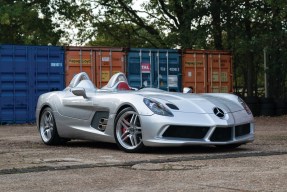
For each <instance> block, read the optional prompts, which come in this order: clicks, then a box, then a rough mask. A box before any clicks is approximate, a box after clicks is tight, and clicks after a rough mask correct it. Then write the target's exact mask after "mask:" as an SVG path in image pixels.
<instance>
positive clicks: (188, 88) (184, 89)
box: [183, 87, 192, 93]
mask: <svg viewBox="0 0 287 192" xmlns="http://www.w3.org/2000/svg"><path fill="white" fill-rule="evenodd" d="M183 93H192V88H191V87H184V88H183Z"/></svg>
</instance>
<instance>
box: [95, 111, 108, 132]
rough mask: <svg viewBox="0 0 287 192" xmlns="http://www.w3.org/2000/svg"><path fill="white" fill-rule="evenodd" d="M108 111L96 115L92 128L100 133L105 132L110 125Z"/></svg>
mask: <svg viewBox="0 0 287 192" xmlns="http://www.w3.org/2000/svg"><path fill="white" fill-rule="evenodd" d="M108 117H109V112H108V111H98V112H96V113H95V115H94V117H93V120H92V123H91V126H92V127H93V128H95V129H97V130H99V131H103V132H104V131H105V130H106V128H107V124H108Z"/></svg>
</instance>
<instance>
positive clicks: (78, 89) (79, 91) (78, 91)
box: [71, 87, 88, 99]
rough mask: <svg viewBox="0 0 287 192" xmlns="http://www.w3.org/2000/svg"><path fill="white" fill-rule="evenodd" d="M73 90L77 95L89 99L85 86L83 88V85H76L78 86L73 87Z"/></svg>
mask: <svg viewBox="0 0 287 192" xmlns="http://www.w3.org/2000/svg"><path fill="white" fill-rule="evenodd" d="M71 92H72V93H73V94H74V95H76V96H82V97H84V98H85V99H87V98H88V97H87V95H86V91H85V89H84V88H81V87H76V88H72V89H71Z"/></svg>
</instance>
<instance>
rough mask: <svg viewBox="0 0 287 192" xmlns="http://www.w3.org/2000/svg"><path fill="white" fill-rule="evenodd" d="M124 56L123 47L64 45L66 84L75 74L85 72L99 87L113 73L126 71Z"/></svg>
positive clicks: (104, 83)
mask: <svg viewBox="0 0 287 192" xmlns="http://www.w3.org/2000/svg"><path fill="white" fill-rule="evenodd" d="M125 57H126V52H125V49H123V48H111V47H66V55H65V63H66V69H65V75H66V85H69V83H70V81H71V80H72V78H73V77H74V75H75V74H77V73H79V72H86V73H87V74H88V75H89V77H90V78H91V80H92V82H93V83H94V84H95V85H96V86H97V87H98V88H101V87H103V86H104V85H106V84H107V83H108V81H109V79H110V77H111V76H112V75H113V74H115V73H117V72H123V73H125V72H126V70H125V66H126V65H125V62H126V59H125Z"/></svg>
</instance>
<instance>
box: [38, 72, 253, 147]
mask: <svg viewBox="0 0 287 192" xmlns="http://www.w3.org/2000/svg"><path fill="white" fill-rule="evenodd" d="M36 118H37V127H38V129H39V132H40V135H41V138H42V140H43V142H44V143H45V144H47V145H55V144H60V143H63V142H67V141H69V140H71V139H84V140H94V141H103V142H112V143H117V145H118V146H119V148H121V149H122V150H124V151H126V152H139V151H141V150H143V149H144V148H145V147H146V146H149V147H153V146H156V147H160V146H184V145H215V146H225V147H229V148H234V147H238V146H240V145H242V144H246V143H248V142H252V141H253V140H254V127H255V125H254V119H253V116H252V113H251V111H250V110H249V108H248V106H247V105H246V104H245V103H244V101H243V100H242V99H240V98H239V97H238V96H236V95H233V94H220V93H218V94H184V93H174V92H167V91H162V90H159V89H154V88H144V89H140V90H135V89H133V88H131V87H130V86H129V85H128V84H127V79H126V77H125V75H124V74H123V73H117V74H115V75H114V76H113V77H112V78H111V79H110V81H109V83H108V84H107V85H106V86H105V87H103V88H101V89H97V88H96V87H95V86H94V85H93V83H92V82H91V81H90V79H89V77H88V75H87V74H86V73H84V72H82V73H79V74H77V75H76V76H75V77H74V78H73V80H72V81H71V83H70V85H69V86H68V87H67V88H65V89H64V90H63V91H54V92H50V93H46V94H43V95H41V96H40V97H39V99H38V104H37V109H36Z"/></svg>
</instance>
